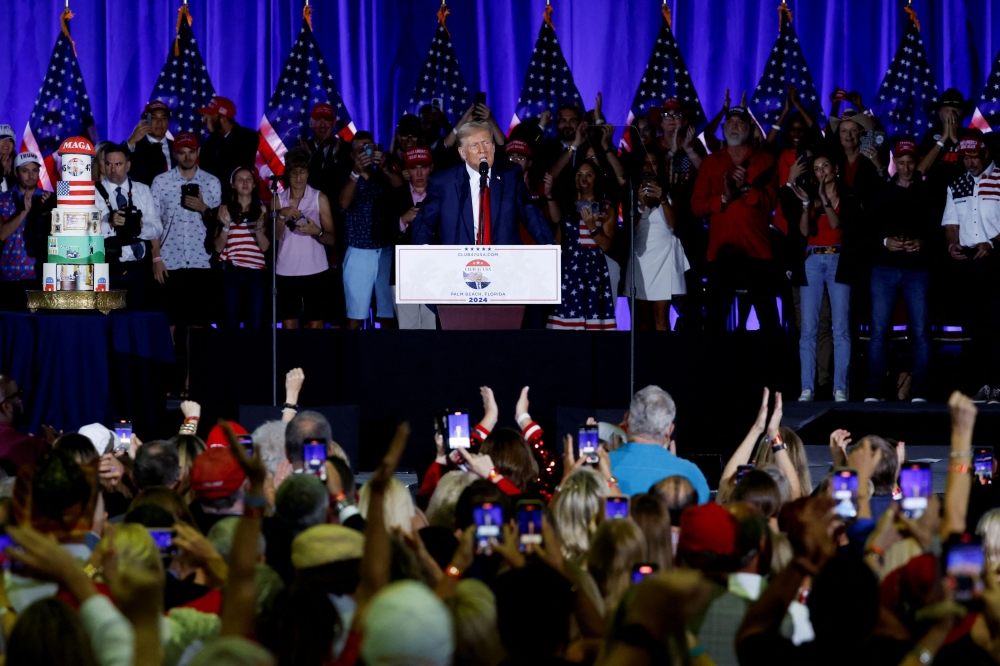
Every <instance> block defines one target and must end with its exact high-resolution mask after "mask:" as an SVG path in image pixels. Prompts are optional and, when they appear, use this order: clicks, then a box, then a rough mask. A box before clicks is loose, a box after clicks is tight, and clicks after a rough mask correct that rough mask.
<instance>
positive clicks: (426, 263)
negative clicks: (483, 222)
mask: <svg viewBox="0 0 1000 666" xmlns="http://www.w3.org/2000/svg"><path fill="white" fill-rule="evenodd" d="M560 252H561V248H560V247H559V246H558V245H493V246H481V245H472V246H465V245H397V246H396V302H397V303H429V304H454V305H458V304H464V303H476V304H483V303H489V304H498V305H518V304H536V303H542V304H545V303H552V304H558V303H559V302H561V300H562V293H561V286H560V285H561V280H562V267H561V264H560V261H561V255H560Z"/></svg>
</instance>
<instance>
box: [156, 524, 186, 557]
mask: <svg viewBox="0 0 1000 666" xmlns="http://www.w3.org/2000/svg"><path fill="white" fill-rule="evenodd" d="M149 536H151V537H153V543H155V544H156V547H157V548H159V549H160V555H162V556H165V557H172V556H174V555H176V554H177V553H178V552H180V549H179V548H177V546H175V545H174V531H173V530H172V529H161V528H153V527H150V528H149Z"/></svg>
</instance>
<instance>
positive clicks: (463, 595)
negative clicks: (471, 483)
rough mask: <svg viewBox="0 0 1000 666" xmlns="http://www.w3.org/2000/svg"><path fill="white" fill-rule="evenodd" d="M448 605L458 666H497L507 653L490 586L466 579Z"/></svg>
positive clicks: (445, 601) (446, 600)
mask: <svg viewBox="0 0 1000 666" xmlns="http://www.w3.org/2000/svg"><path fill="white" fill-rule="evenodd" d="M443 480H444V479H442V481H443ZM440 487H441V486H440V485H439V486H438V488H440ZM444 603H445V605H446V606H448V610H449V611H450V612H451V617H452V620H453V621H454V623H455V657H454V661H453V662H452V663H453V664H454V666H497V664H499V663H500V659H501V657H502V656H503V649H502V648H501V646H500V632H499V631H498V629H497V601H496V597H494V596H493V592H492V591H491V590H490V588H489V586H488V585H486V583H484V582H482V581H481V580H476V579H475V578H466V579H465V580H462V581H460V582H459V583H458V585H456V586H455V592H454V593H453V594H452V595H451V596H449V597H448V598H447V599H445V600H444Z"/></svg>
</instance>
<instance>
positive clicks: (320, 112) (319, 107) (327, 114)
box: [309, 102, 337, 122]
mask: <svg viewBox="0 0 1000 666" xmlns="http://www.w3.org/2000/svg"><path fill="white" fill-rule="evenodd" d="M309 117H310V118H312V119H313V120H320V119H322V120H329V121H330V122H336V121H337V112H336V111H334V110H333V105H332V104H327V103H326V102H320V103H319V104H316V105H315V106H313V108H312V113H310V114H309Z"/></svg>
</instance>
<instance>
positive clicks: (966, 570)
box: [942, 534, 986, 605]
mask: <svg viewBox="0 0 1000 666" xmlns="http://www.w3.org/2000/svg"><path fill="white" fill-rule="evenodd" d="M942 559H943V561H944V587H945V591H946V592H947V593H948V596H949V597H951V599H952V600H953V601H957V602H958V603H960V604H965V605H977V604H978V603H981V602H982V597H983V592H984V591H985V590H986V579H985V576H984V573H985V572H984V569H985V567H986V553H985V552H983V544H982V543H981V542H980V541H979V540H978V539H976V538H975V537H973V536H971V535H969V534H963V535H961V536H959V537H958V539H957V542H953V543H950V544H947V545H946V546H945V552H944V557H943V558H942Z"/></svg>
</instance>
